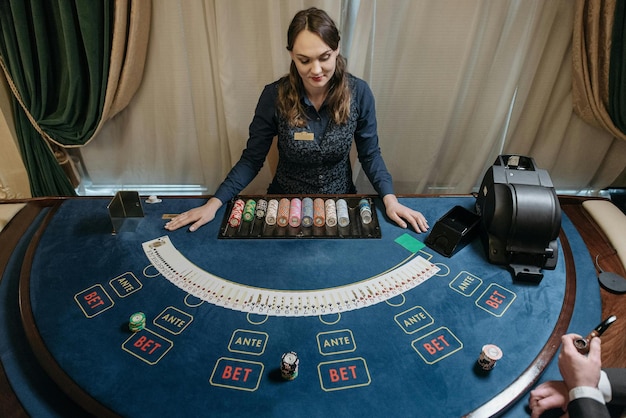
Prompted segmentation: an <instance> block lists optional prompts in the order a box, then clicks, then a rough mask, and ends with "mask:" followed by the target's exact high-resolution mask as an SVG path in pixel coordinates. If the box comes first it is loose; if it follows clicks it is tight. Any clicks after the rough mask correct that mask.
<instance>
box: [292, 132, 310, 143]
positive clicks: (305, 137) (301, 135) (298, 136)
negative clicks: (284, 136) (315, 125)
mask: <svg viewBox="0 0 626 418" xmlns="http://www.w3.org/2000/svg"><path fill="white" fill-rule="evenodd" d="M293 139H295V140H296V141H313V140H314V139H315V135H313V132H294V134H293Z"/></svg>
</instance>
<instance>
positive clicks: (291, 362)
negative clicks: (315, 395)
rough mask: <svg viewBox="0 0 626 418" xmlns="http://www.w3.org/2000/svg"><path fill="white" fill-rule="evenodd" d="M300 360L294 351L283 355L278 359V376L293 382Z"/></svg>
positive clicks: (296, 375)
mask: <svg viewBox="0 0 626 418" xmlns="http://www.w3.org/2000/svg"><path fill="white" fill-rule="evenodd" d="M299 364H300V359H299V358H298V355H297V354H296V353H295V352H294V351H290V352H288V353H284V354H283V355H282V357H281V359H280V374H281V376H282V377H283V379H285V380H293V379H295V378H296V377H298V365H299Z"/></svg>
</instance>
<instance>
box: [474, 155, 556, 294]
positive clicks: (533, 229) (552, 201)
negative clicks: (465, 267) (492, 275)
mask: <svg viewBox="0 0 626 418" xmlns="http://www.w3.org/2000/svg"><path fill="white" fill-rule="evenodd" d="M476 212H477V214H478V215H479V216H480V217H481V223H482V228H481V238H482V241H483V245H484V246H485V252H486V253H487V257H488V259H489V262H491V263H493V264H499V265H508V266H509V268H510V269H511V271H512V274H513V276H514V278H515V279H516V280H520V281H527V282H533V283H539V282H540V281H541V279H543V273H542V269H548V270H553V269H554V268H556V264H557V258H558V243H557V238H558V235H559V230H560V229H561V207H560V205H559V201H558V197H557V195H556V191H555V190H554V186H553V185H552V180H551V179H550V176H549V174H548V172H547V171H546V170H542V169H539V168H537V167H536V166H535V161H534V160H533V159H532V158H530V157H525V156H520V155H500V156H498V158H497V159H496V161H495V163H494V164H493V166H491V167H490V168H489V169H488V170H487V172H486V173H485V176H484V178H483V181H482V184H481V186H480V190H479V191H478V195H477V197H476Z"/></svg>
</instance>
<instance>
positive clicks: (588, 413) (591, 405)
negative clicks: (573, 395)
mask: <svg viewBox="0 0 626 418" xmlns="http://www.w3.org/2000/svg"><path fill="white" fill-rule="evenodd" d="M567 412H568V413H569V417H570V418H590V417H593V418H610V417H611V415H610V414H609V410H608V409H607V408H606V405H604V404H602V403H600V402H598V401H596V400H595V399H591V398H578V399H574V400H573V401H571V402H570V403H569V404H568V405H567Z"/></svg>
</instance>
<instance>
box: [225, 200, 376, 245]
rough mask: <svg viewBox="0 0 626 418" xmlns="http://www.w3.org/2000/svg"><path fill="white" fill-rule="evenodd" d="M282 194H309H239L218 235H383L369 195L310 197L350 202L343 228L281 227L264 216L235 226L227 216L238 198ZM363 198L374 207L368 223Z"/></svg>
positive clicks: (356, 236) (318, 236) (355, 237)
mask: <svg viewBox="0 0 626 418" xmlns="http://www.w3.org/2000/svg"><path fill="white" fill-rule="evenodd" d="M283 197H286V198H288V199H293V198H296V197H297V198H300V199H303V198H305V197H307V196H297V195H289V196H279V195H271V196H236V197H234V198H233V199H231V200H230V201H229V202H228V205H227V207H226V211H225V213H224V217H223V219H222V224H221V226H220V230H219V233H218V238H220V239H226V238H234V239H246V238H254V239H258V238H302V239H308V238H312V239H316V238H317V239H320V238H325V239H328V238H354V239H358V238H380V237H381V232H380V225H379V224H378V215H377V213H376V205H375V203H374V199H372V198H371V197H368V196H328V195H325V196H308V197H311V198H312V199H315V198H317V197H321V198H323V199H324V200H327V199H333V200H335V201H337V200H339V199H344V200H345V201H346V203H347V204H348V216H349V217H350V223H349V224H348V225H347V226H345V227H341V226H339V225H335V226H332V227H331V226H328V225H324V226H321V227H320V226H309V227H305V226H302V225H300V226H299V227H292V226H289V225H288V226H282V227H281V226H278V225H277V224H275V225H268V224H267V223H266V222H265V218H258V217H256V216H255V217H254V219H253V220H252V221H247V222H246V221H244V220H242V221H241V224H240V225H239V226H238V227H237V228H233V227H231V226H230V225H229V223H228V218H229V217H230V213H231V211H232V209H233V205H234V203H235V201H236V200H237V199H242V200H243V201H244V202H246V201H248V200H249V199H253V200H255V202H256V201H258V200H259V199H265V200H267V201H269V200H271V199H277V200H280V199H282V198H283ZM361 199H367V200H368V201H369V204H370V206H371V209H372V221H371V222H370V223H369V224H364V223H363V222H362V221H361V216H360V214H359V201H360V200H361Z"/></svg>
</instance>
